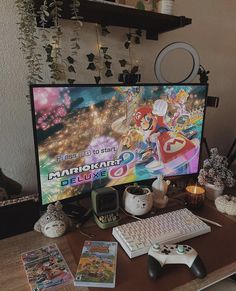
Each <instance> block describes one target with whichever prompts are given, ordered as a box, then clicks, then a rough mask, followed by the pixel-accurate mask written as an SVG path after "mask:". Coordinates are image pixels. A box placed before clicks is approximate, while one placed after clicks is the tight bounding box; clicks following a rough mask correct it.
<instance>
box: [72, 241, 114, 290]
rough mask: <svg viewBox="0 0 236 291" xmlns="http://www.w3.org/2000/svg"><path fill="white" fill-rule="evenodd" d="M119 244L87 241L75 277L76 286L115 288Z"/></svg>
mask: <svg viewBox="0 0 236 291" xmlns="http://www.w3.org/2000/svg"><path fill="white" fill-rule="evenodd" d="M116 261H117V242H108V241H85V242H84V246H83V249H82V253H81V256H80V260H79V265H78V268H77V272H76V275H75V281H74V285H75V286H87V287H106V288H114V287H115V281H116Z"/></svg>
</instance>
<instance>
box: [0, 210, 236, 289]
mask: <svg viewBox="0 0 236 291" xmlns="http://www.w3.org/2000/svg"><path fill="white" fill-rule="evenodd" d="M167 211H171V209H167ZM197 214H199V215H201V216H204V217H206V218H209V219H212V220H215V221H217V222H219V223H220V224H222V225H223V227H222V228H219V227H217V226H214V225H212V226H211V227H212V231H211V233H209V234H206V235H202V236H199V237H196V238H194V239H191V240H188V241H186V242H185V243H186V244H189V245H191V246H192V247H194V248H195V249H196V250H197V251H198V253H199V254H200V256H201V258H202V260H203V261H204V263H205V266H206V269H207V272H208V275H207V277H206V278H204V279H195V278H194V276H193V275H192V273H191V272H190V271H189V269H188V268H187V267H186V266H184V265H178V266H175V265H168V266H166V270H165V272H164V274H163V275H162V276H161V277H160V278H159V279H158V280H157V281H152V280H151V279H150V278H149V277H148V276H147V257H146V256H145V255H144V256H141V257H137V258H134V259H132V260H131V259H129V258H128V256H127V255H126V253H125V252H124V251H123V249H122V248H121V247H120V246H119V247H118V259H117V279H116V288H115V290H117V291H119V290H122V291H125V290H133V288H132V287H133V286H135V290H136V291H139V290H140V291H143V290H145V289H146V290H149V291H151V290H162V291H165V290H176V291H177V290H179V291H180V290H181V291H184V290H187V291H191V290H197V289H200V288H203V287H205V286H208V285H210V284H212V283H213V282H216V281H218V280H220V279H222V278H225V277H227V276H229V275H231V274H233V273H235V271H236V248H235V245H236V232H235V230H236V224H235V222H234V221H232V220H231V219H229V218H228V217H226V216H224V215H222V214H221V213H219V212H217V211H216V210H215V209H214V208H213V207H209V206H207V205H205V206H204V207H203V209H202V210H200V211H199V212H198V213H197ZM123 222H124V223H125V222H127V221H123ZM86 232H89V233H93V234H95V235H96V236H95V237H94V238H93V239H94V240H115V239H114V238H113V236H112V234H111V229H108V230H100V229H99V228H98V227H97V226H96V225H94V223H88V226H86ZM86 239H87V237H85V236H83V235H81V234H80V232H79V231H78V230H76V231H73V232H70V233H68V234H67V235H65V236H63V237H61V238H57V239H49V238H46V237H44V236H43V235H42V234H40V233H36V232H34V231H31V232H28V233H24V234H21V235H18V236H14V237H11V238H7V239H4V240H1V241H0V258H1V260H0V286H1V288H3V289H2V290H7V291H11V290H17V291H25V290H29V286H28V283H27V279H26V275H25V273H24V269H23V265H22V262H21V259H20V254H21V253H22V252H25V251H28V250H31V249H36V248H38V247H40V246H43V245H46V244H49V243H51V242H55V243H57V245H58V247H59V248H60V250H61V252H62V254H63V256H64V257H65V259H66V261H67V263H68V265H69V267H70V269H71V271H72V273H73V274H75V271H76V267H77V264H78V261H79V257H80V253H81V250H82V246H83V243H84V241H85V240H86ZM57 290H65V291H66V290H68V291H70V290H88V289H87V288H83V287H80V288H78V287H77V288H75V287H74V286H73V285H72V284H71V285H66V286H64V287H63V286H62V287H58V288H57ZM92 290H94V291H95V290H107V289H105V288H92Z"/></svg>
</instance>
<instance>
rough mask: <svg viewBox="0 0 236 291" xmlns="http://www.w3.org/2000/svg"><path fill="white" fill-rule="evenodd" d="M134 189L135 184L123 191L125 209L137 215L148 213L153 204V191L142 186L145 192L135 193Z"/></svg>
mask: <svg viewBox="0 0 236 291" xmlns="http://www.w3.org/2000/svg"><path fill="white" fill-rule="evenodd" d="M133 189H134V186H128V187H127V188H126V189H125V191H124V193H123V205H124V208H125V211H127V212H128V213H130V214H132V215H137V216H139V215H144V214H146V213H148V212H149V211H150V210H151V209H152V205H153V196H152V192H151V191H150V190H149V189H148V188H141V189H142V193H143V194H139V193H133V191H132V190H133ZM131 191H132V193H131Z"/></svg>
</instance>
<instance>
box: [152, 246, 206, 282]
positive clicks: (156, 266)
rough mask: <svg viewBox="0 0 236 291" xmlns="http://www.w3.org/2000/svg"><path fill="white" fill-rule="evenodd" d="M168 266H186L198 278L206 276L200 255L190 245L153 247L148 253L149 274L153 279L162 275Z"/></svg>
mask: <svg viewBox="0 0 236 291" xmlns="http://www.w3.org/2000/svg"><path fill="white" fill-rule="evenodd" d="M166 264H185V265H187V266H188V267H189V268H190V269H191V271H192V272H193V274H194V275H195V276H196V277H198V278H204V277H205V276H206V270H205V267H204V264H203V262H202V260H201V258H200V257H199V255H198V253H197V252H196V251H195V250H194V249H193V248H192V247H190V246H188V245H174V244H173V245H160V244H158V243H156V244H154V245H152V246H151V247H150V249H149V251H148V274H149V276H150V277H151V278H152V279H157V277H159V276H160V275H161V270H162V267H163V266H164V265H166Z"/></svg>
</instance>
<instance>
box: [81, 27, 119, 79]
mask: <svg viewBox="0 0 236 291" xmlns="http://www.w3.org/2000/svg"><path fill="white" fill-rule="evenodd" d="M101 28H102V31H103V30H106V28H105V27H104V26H102V27H101ZM108 33H109V32H108ZM108 33H106V34H105V35H107V34H108ZM96 36H97V48H98V54H97V56H95V55H94V54H93V53H90V54H87V58H88V62H89V64H88V67H87V70H91V71H96V72H97V73H98V74H97V75H95V76H94V79H95V82H96V84H98V83H99V82H100V81H101V74H103V75H104V77H106V78H110V77H112V76H113V73H112V69H111V67H112V57H111V55H110V54H109V52H108V50H109V48H108V47H107V46H106V47H105V46H102V45H101V43H100V40H99V33H98V27H97V25H96Z"/></svg>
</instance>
